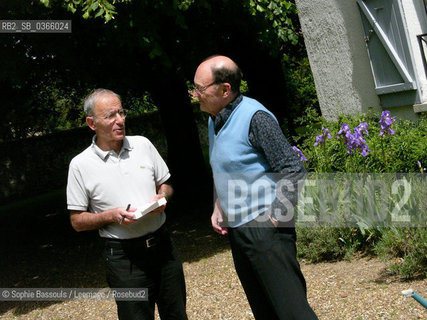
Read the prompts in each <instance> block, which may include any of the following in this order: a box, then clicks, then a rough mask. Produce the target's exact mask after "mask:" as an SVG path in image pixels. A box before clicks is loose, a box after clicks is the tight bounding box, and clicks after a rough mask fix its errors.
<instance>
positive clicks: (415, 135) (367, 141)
mask: <svg viewBox="0 0 427 320" xmlns="http://www.w3.org/2000/svg"><path fill="white" fill-rule="evenodd" d="M297 122H299V123H300V124H302V125H303V126H301V127H300V129H299V133H300V135H299V136H298V137H293V141H295V142H296V145H297V147H298V150H300V152H301V154H303V155H304V158H305V159H307V160H306V161H305V164H306V168H307V170H308V171H311V172H370V173H373V172H378V173H379V172H388V173H393V172H399V173H410V172H419V170H420V169H419V165H418V162H420V163H421V165H422V166H424V167H425V166H426V165H425V164H426V163H427V151H426V150H427V139H426V137H427V118H426V117H422V118H421V119H420V120H418V121H416V122H414V121H409V120H397V119H396V118H394V117H391V113H390V111H383V112H382V114H381V115H380V116H379V115H378V114H376V113H374V112H368V113H365V114H360V115H355V116H353V117H349V116H341V117H340V118H339V120H338V121H337V122H327V121H326V120H324V119H323V118H321V117H320V116H318V115H316V114H315V113H314V112H313V110H308V111H307V117H306V118H300V119H298V120H297ZM351 128H354V129H353V130H352V129H351ZM319 131H320V132H319Z"/></svg>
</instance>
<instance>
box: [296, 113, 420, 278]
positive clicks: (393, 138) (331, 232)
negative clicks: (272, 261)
mask: <svg viewBox="0 0 427 320" xmlns="http://www.w3.org/2000/svg"><path fill="white" fill-rule="evenodd" d="M297 122H299V124H301V127H300V128H299V129H298V130H297V132H298V133H299V136H298V137H293V141H294V144H296V145H297V146H298V147H294V150H295V151H296V152H297V154H298V155H299V156H300V158H301V159H302V157H303V158H304V159H305V160H304V164H305V166H306V168H307V170H308V171H309V172H312V173H313V174H314V175H317V173H327V172H330V173H338V172H344V173H349V172H354V173H419V172H422V173H424V172H426V169H425V167H426V163H427V139H426V138H427V117H426V116H422V117H421V118H420V119H419V120H418V121H408V120H399V119H396V118H394V117H392V116H391V112H390V111H388V110H387V111H383V112H382V113H381V115H379V114H376V113H373V112H368V113H366V114H361V115H356V116H353V117H349V116H341V117H340V118H339V121H337V122H327V121H325V120H324V119H322V118H321V117H319V116H318V115H316V114H315V112H314V111H313V110H308V111H307V115H306V117H304V118H302V119H298V120H297ZM352 128H354V129H352ZM329 136H330V137H329ZM334 177H336V175H334ZM423 181H425V180H423ZM412 187H413V190H412V192H413V193H416V194H419V195H422V194H423V190H424V189H423V188H425V184H424V183H420V184H413V185H412ZM319 188H320V190H325V189H326V188H325V186H323V185H322V186H320V187H319ZM417 188H418V189H420V190H414V189H417ZM337 194H339V192H338V193H337ZM355 194H356V195H357V193H355ZM361 198H362V197H361ZM342 206H346V204H342ZM420 206H421V207H422V206H424V207H425V205H424V204H420V203H417V207H420ZM324 209H327V208H323V209H321V208H316V207H314V210H318V211H319V212H320V211H322V210H324ZM374 209H376V207H375V208H374ZM378 213H379V214H381V213H382V212H381V210H379V212H378ZM420 214H425V212H420ZM426 237H427V228H422V227H418V228H408V227H406V228H395V227H393V226H391V227H372V226H363V225H358V227H344V228H334V227H332V228H331V227H322V228H320V227H299V228H297V238H298V252H299V256H300V258H304V259H307V260H309V261H321V260H329V259H341V258H351V256H352V255H353V253H354V252H355V251H365V250H366V251H368V252H371V253H376V254H378V255H379V256H380V257H381V258H382V259H384V261H389V262H390V264H389V267H390V269H391V270H392V271H395V272H396V273H399V274H401V275H403V276H405V277H413V276H416V275H422V276H427V273H426V272H425V270H427V259H426V256H425V243H426V242H425V239H426ZM409 240H410V245H408V243H409ZM396 261H397V262H396Z"/></svg>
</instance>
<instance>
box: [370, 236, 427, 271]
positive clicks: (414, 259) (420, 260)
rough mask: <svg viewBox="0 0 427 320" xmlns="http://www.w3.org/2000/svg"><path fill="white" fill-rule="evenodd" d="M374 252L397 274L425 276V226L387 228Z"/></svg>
mask: <svg viewBox="0 0 427 320" xmlns="http://www.w3.org/2000/svg"><path fill="white" fill-rule="evenodd" d="M375 252H376V253H377V254H378V255H379V256H380V257H381V258H382V259H383V260H384V261H385V262H386V263H387V265H388V266H389V268H390V269H391V270H392V271H393V272H394V273H397V274H400V275H403V276H405V277H407V278H412V277H415V276H417V275H421V276H423V277H427V232H426V229H425V228H388V229H385V230H384V231H383V236H382V239H381V240H380V241H379V243H378V244H377V246H376V247H375Z"/></svg>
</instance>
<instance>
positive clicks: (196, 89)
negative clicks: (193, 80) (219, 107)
mask: <svg viewBox="0 0 427 320" xmlns="http://www.w3.org/2000/svg"><path fill="white" fill-rule="evenodd" d="M214 84H218V83H217V82H216V81H214V82H212V83H209V84H207V85H206V86H203V87H200V86H197V85H195V84H193V85H191V87H190V90H188V92H189V93H190V94H191V93H194V92H197V93H198V94H202V93H203V92H205V90H206V89H207V88H209V87H210V86H212V85H214Z"/></svg>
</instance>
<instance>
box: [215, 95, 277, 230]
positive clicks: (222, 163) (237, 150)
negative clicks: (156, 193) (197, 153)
mask: <svg viewBox="0 0 427 320" xmlns="http://www.w3.org/2000/svg"><path fill="white" fill-rule="evenodd" d="M260 110H262V111H265V112H267V113H268V114H270V115H271V116H272V117H273V118H274V119H276V118H275V117H274V115H273V114H272V113H271V112H270V111H268V110H267V109H266V108H265V107H264V106H262V105H261V104H260V103H259V102H257V101H256V100H254V99H251V98H248V97H243V100H242V102H241V103H240V104H239V105H238V106H237V107H236V108H235V109H234V110H233V112H232V113H231V115H230V117H229V118H228V119H227V121H226V123H225V124H224V126H223V127H222V128H221V130H220V131H219V132H218V134H215V130H214V123H213V121H212V120H211V119H210V118H209V157H210V164H211V167H212V172H213V177H214V183H215V189H216V192H217V196H218V198H219V201H220V204H221V208H222V209H223V211H224V213H225V215H226V216H225V220H226V221H225V222H227V223H228V226H230V227H233V228H234V227H238V226H241V225H243V224H245V223H247V222H249V221H251V220H253V219H255V218H256V217H257V216H258V215H260V214H261V213H263V212H264V211H266V210H267V209H268V207H269V205H271V203H272V202H273V200H274V199H275V196H276V192H275V187H276V183H277V180H276V179H274V177H273V175H274V174H268V173H271V168H270V165H269V164H268V162H267V161H266V159H265V157H264V156H263V155H262V154H261V153H259V152H258V151H257V150H256V149H255V148H254V147H253V146H252V144H251V143H250V141H249V137H248V135H249V128H250V123H251V120H252V117H253V115H254V114H255V113H256V112H257V111H260ZM276 121H277V120H276Z"/></svg>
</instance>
